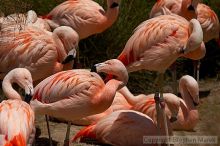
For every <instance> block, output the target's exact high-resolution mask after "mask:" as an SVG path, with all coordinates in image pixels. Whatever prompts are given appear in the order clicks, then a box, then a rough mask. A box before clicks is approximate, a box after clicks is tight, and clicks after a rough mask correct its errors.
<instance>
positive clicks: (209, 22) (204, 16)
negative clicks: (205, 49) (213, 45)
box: [196, 4, 219, 42]
mask: <svg viewBox="0 0 220 146" xmlns="http://www.w3.org/2000/svg"><path fill="white" fill-rule="evenodd" d="M196 13H197V20H198V21H199V22H200V24H201V26H202V29H203V32H204V33H203V34H204V41H205V42H207V41H209V40H211V39H213V38H219V20H218V16H217V15H216V13H215V12H214V11H213V10H212V9H211V8H210V7H209V6H207V5H205V4H198V6H197V9H196Z"/></svg>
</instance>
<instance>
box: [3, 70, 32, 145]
mask: <svg viewBox="0 0 220 146" xmlns="http://www.w3.org/2000/svg"><path fill="white" fill-rule="evenodd" d="M12 83H17V84H18V85H19V86H20V87H21V88H23V89H24V90H25V94H26V95H27V96H26V98H25V101H26V102H29V101H30V100H31V98H30V96H31V95H33V83H32V78H31V73H30V72H29V71H28V70H27V69H25V68H16V69H13V70H11V71H10V72H9V73H8V74H7V75H6V76H5V78H4V80H3V82H2V89H3V92H4V94H5V95H6V97H7V98H8V100H3V101H2V102H1V103H0V145H1V146H11V145H13V146H26V145H28V144H30V145H32V143H33V141H34V138H35V127H34V118H35V116H34V112H33V110H32V109H31V107H30V105H29V104H27V103H26V102H24V101H22V99H23V98H22V96H21V95H19V94H18V92H16V91H15V90H14V89H13V87H12Z"/></svg>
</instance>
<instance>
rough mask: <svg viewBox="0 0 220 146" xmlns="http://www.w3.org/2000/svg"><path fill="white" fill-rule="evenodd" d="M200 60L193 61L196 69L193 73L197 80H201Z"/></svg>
mask: <svg viewBox="0 0 220 146" xmlns="http://www.w3.org/2000/svg"><path fill="white" fill-rule="evenodd" d="M200 64H201V62H200V60H196V61H193V65H194V70H193V75H194V78H195V79H196V81H197V82H199V70H200Z"/></svg>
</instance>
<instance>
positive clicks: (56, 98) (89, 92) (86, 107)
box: [31, 59, 128, 144]
mask: <svg viewBox="0 0 220 146" xmlns="http://www.w3.org/2000/svg"><path fill="white" fill-rule="evenodd" d="M95 68H96V70H97V72H98V73H99V72H103V73H107V74H112V75H114V76H115V77H114V78H113V79H110V80H109V81H107V82H106V84H105V83H104V81H103V80H102V79H101V78H100V76H99V75H98V74H96V73H94V72H90V71H88V70H83V69H76V70H68V71H63V72H59V73H57V74H54V75H52V76H50V77H48V78H46V79H45V80H43V81H42V82H41V83H39V84H38V85H37V86H36V87H35V94H34V100H33V101H31V106H32V108H33V109H34V111H35V113H36V114H45V115H50V116H53V117H58V118H62V119H64V120H66V121H72V120H76V119H81V118H83V117H86V116H89V115H93V114H98V113H101V112H104V111H105V110H106V109H107V108H108V107H110V106H111V104H112V101H113V99H114V96H115V93H116V91H117V90H119V89H120V88H122V87H123V86H125V85H126V84H127V81H128V73H127V70H126V68H125V66H124V65H123V64H122V63H121V62H120V61H119V60H117V59H112V60H108V61H105V62H103V63H99V64H96V65H95ZM69 128H70V122H69V124H68V127H67V135H66V139H65V143H66V144H68V141H69V140H68V139H69ZM49 137H50V134H49Z"/></svg>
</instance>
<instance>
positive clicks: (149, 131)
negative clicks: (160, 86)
mask: <svg viewBox="0 0 220 146" xmlns="http://www.w3.org/2000/svg"><path fill="white" fill-rule="evenodd" d="M143 136H146V137H147V136H157V128H156V126H155V124H154V122H153V120H152V119H151V118H150V117H148V116H147V115H145V114H143V113H140V112H137V111H132V110H119V111H116V112H113V113H111V114H109V115H107V116H106V117H104V118H103V119H101V120H100V121H98V122H97V123H95V124H93V125H90V126H88V127H86V128H84V129H82V130H81V131H80V132H78V133H77V134H76V135H75V137H74V138H73V141H76V140H77V139H78V138H81V139H82V138H92V139H96V140H98V141H99V142H102V143H105V144H110V145H117V146H125V145H126V146H134V145H137V146H142V145H143V146H144V145H146V144H144V143H143ZM90 140H91V139H90ZM152 145H156V144H151V146H152Z"/></svg>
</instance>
